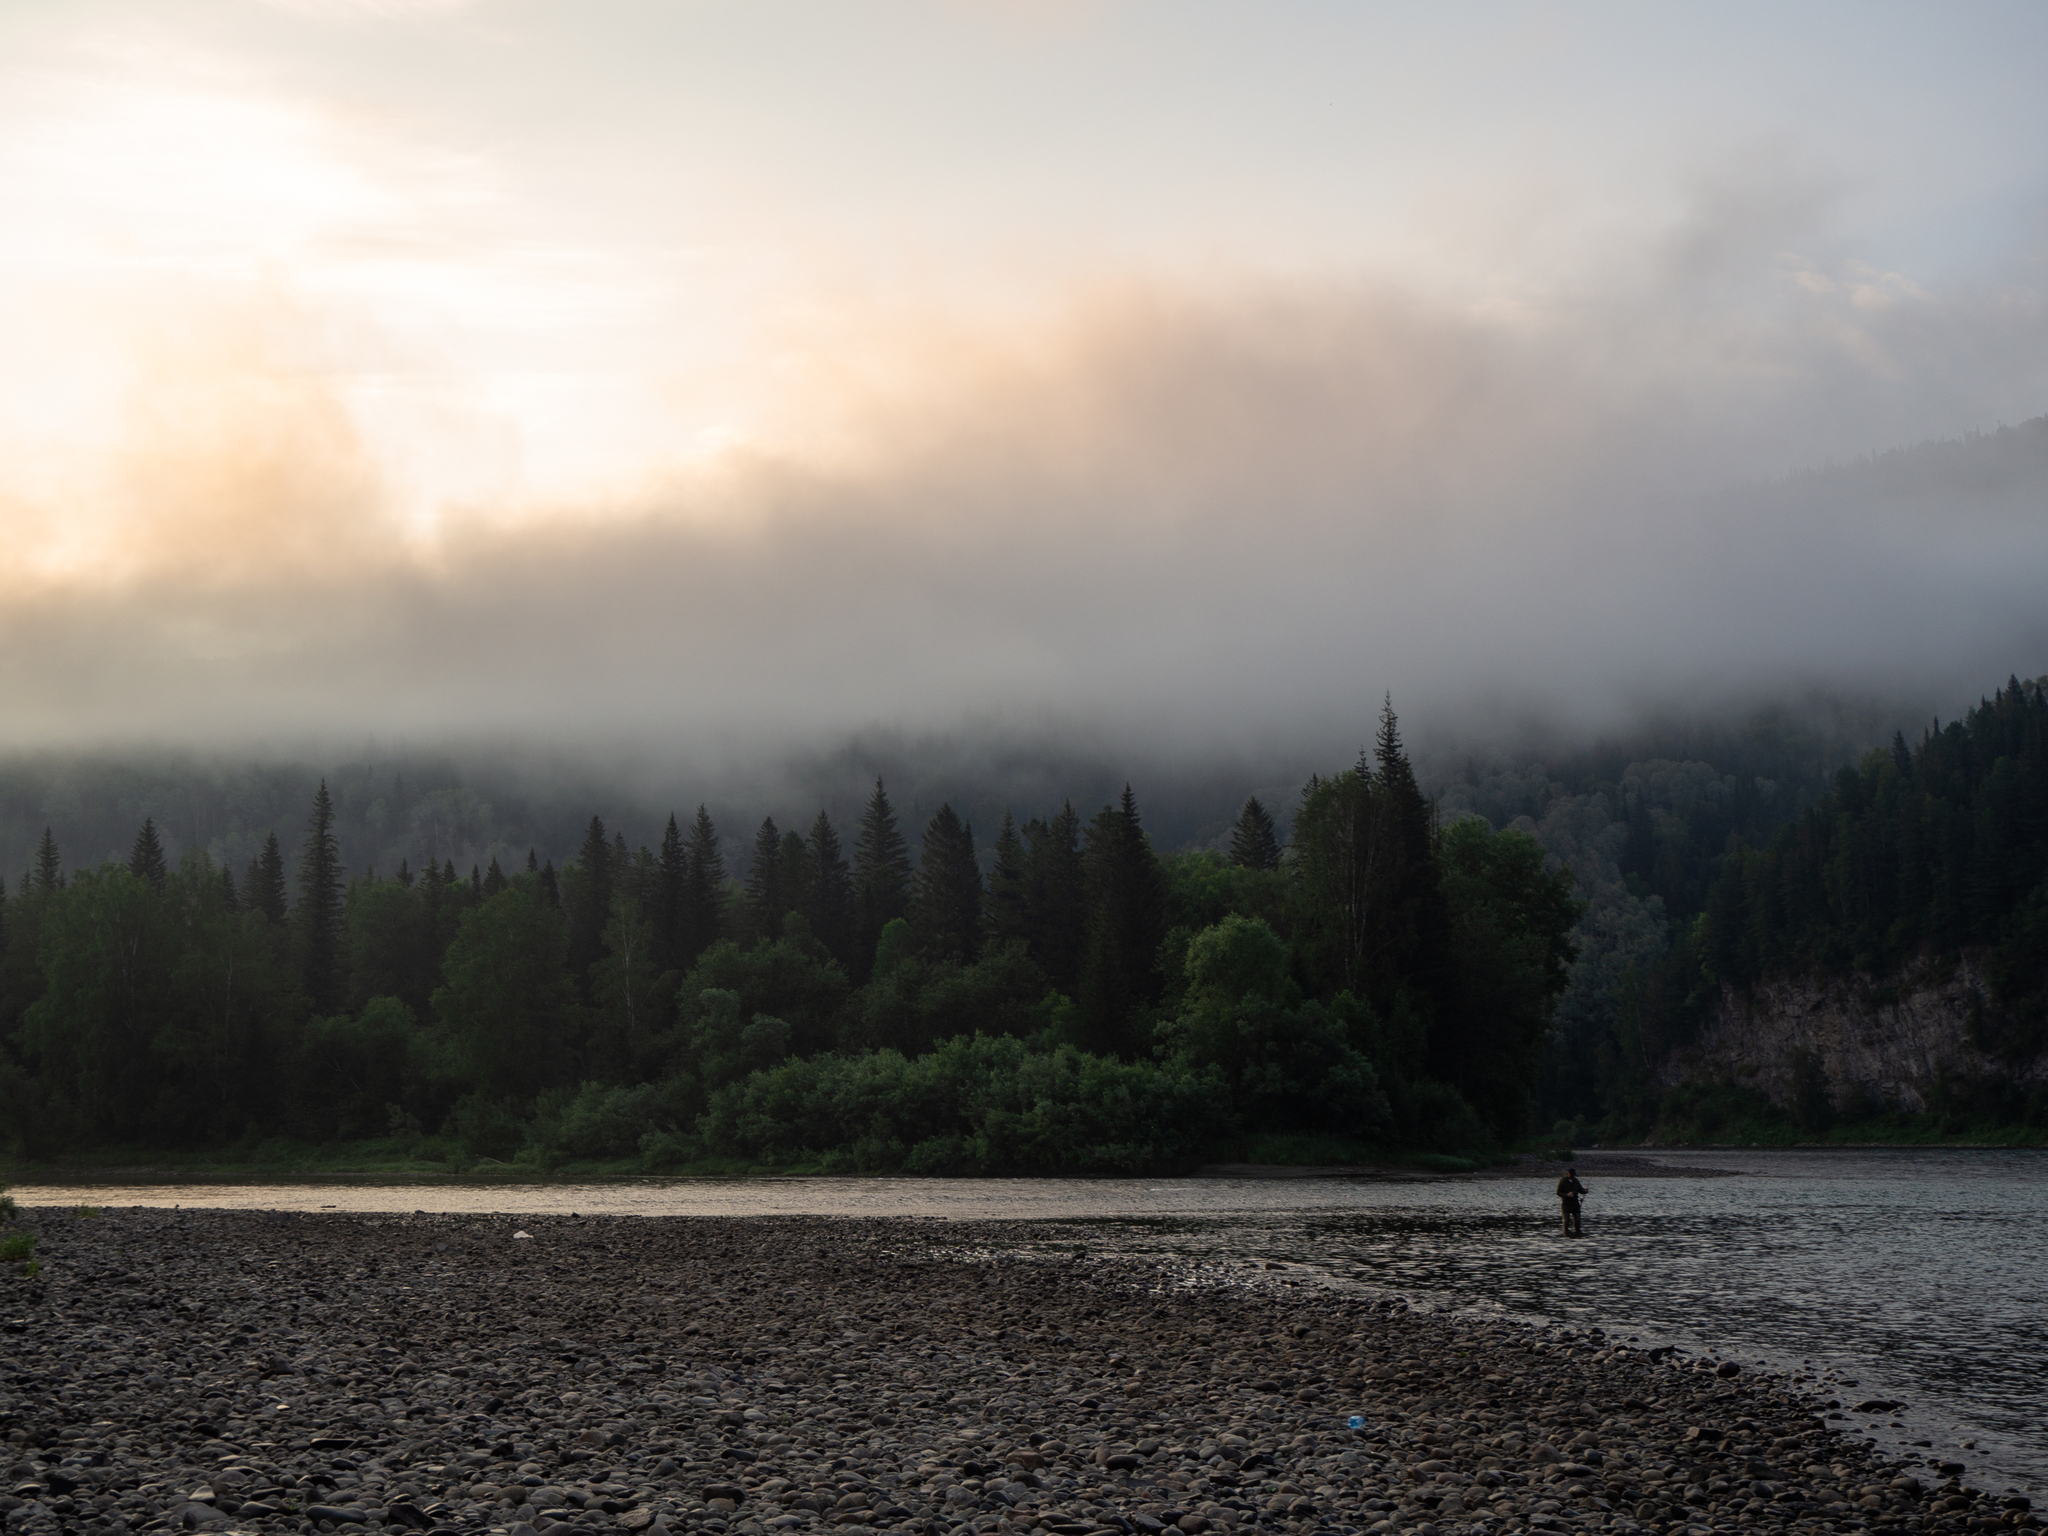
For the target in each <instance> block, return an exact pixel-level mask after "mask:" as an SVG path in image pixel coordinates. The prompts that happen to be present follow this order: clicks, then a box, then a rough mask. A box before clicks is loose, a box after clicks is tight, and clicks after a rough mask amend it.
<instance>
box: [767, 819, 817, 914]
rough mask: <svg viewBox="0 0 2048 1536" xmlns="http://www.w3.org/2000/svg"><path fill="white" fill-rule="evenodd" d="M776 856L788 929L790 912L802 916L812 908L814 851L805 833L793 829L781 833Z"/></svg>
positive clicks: (778, 881)
mask: <svg viewBox="0 0 2048 1536" xmlns="http://www.w3.org/2000/svg"><path fill="white" fill-rule="evenodd" d="M775 857H776V875H775V878H776V881H777V883H778V884H780V885H781V887H782V916H783V927H784V931H785V932H786V931H787V928H788V920H789V914H790V913H792V912H795V913H797V914H799V915H800V916H801V915H802V914H804V913H806V912H808V911H809V910H810V905H811V875H812V871H811V852H810V849H809V848H808V847H807V846H806V845H805V843H804V839H803V834H802V833H800V832H795V831H790V832H785V833H783V834H782V848H781V850H780V852H778V853H777V854H776V856H775ZM806 921H808V920H806Z"/></svg>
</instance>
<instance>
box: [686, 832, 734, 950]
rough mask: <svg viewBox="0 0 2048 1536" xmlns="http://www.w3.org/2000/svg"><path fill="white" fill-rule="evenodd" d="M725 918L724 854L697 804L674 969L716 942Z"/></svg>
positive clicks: (716, 836) (715, 833)
mask: <svg viewBox="0 0 2048 1536" xmlns="http://www.w3.org/2000/svg"><path fill="white" fill-rule="evenodd" d="M724 917H725V856H724V855H723V854H721V853H720V852H719V851H718V829H717V828H716V827H714V826H713V825H712V824H711V813H710V812H709V811H707V810H705V809H704V807H703V806H701V805H700V806H698V807H697V819H696V820H695V821H693V822H691V823H690V873H689V879H688V880H687V881H686V882H685V884H684V887H683V921H682V928H681V934H680V937H679V938H678V940H677V944H676V969H677V970H688V969H689V968H690V967H691V966H692V965H694V964H696V961H697V957H698V956H699V955H701V954H703V953H704V951H705V950H707V949H709V948H710V947H711V946H712V945H713V944H715V943H717V942H718V936H719V930H720V929H721V928H722V927H723V926H724Z"/></svg>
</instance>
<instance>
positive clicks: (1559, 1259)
mask: <svg viewBox="0 0 2048 1536" xmlns="http://www.w3.org/2000/svg"><path fill="white" fill-rule="evenodd" d="M1658 1161H1659V1162H1660V1163H1663V1164H1666V1165H1668V1166H1670V1167H1671V1168H1673V1169H1675V1170H1677V1169H1684V1168H1687V1167H1697V1168H1702V1169H1704V1168H1717V1169H1731V1168H1732V1169H1735V1170H1737V1171H1738V1172H1739V1173H1741V1174H1742V1175H1743V1176H1742V1177H1738V1178H1712V1179H1707V1178H1684V1177H1679V1178H1603V1177H1602V1176H1601V1171H1600V1166H1601V1160H1600V1158H1599V1157H1598V1156H1597V1155H1593V1156H1588V1157H1587V1158H1585V1159H1584V1160H1583V1161H1582V1162H1581V1165H1580V1166H1581V1171H1582V1173H1583V1175H1584V1177H1585V1179H1586V1182H1587V1183H1588V1184H1589V1185H1590V1186H1591V1194H1590V1195H1589V1196H1588V1198H1587V1202H1586V1236H1585V1238H1583V1239H1581V1240H1579V1241H1576V1242H1570V1241H1566V1240H1565V1239H1564V1238H1563V1237H1561V1236H1560V1235H1559V1234H1558V1231H1557V1220H1556V1206H1555V1202H1554V1201H1553V1200H1551V1199H1550V1197H1549V1191H1548V1187H1547V1185H1546V1184H1544V1183H1541V1182H1538V1181H1535V1180H1529V1179H1482V1180H1433V1181H1427V1182H1421V1181H1418V1182H1394V1183H1385V1182H1363V1181H1350V1180H1335V1179H1318V1180H1284V1181H1262V1180H1223V1179H1191V1180H1171V1181H1159V1180H1104V1181H1081V1180H1024V1179H1020V1180H959V1179H772V1180H755V1181H731V1182H726V1181H711V1180H662V1179H649V1180H622V1181H613V1182H606V1183H600V1184H531V1185H508V1184H502V1183H492V1184H468V1185H464V1184H451V1183H435V1184H424V1185H396V1186H394V1185H384V1186H374V1185H336V1184H329V1183H303V1184H285V1185H275V1184H273V1185H260V1186H258V1185H221V1186H207V1185H190V1184H187V1185H143V1186H132V1187H123V1188H114V1187H97V1188H82V1187H65V1188H61V1189H59V1188H44V1189H21V1190H17V1191H16V1197H17V1198H18V1199H20V1200H21V1202H22V1203H23V1204H24V1205H29V1204H65V1205H73V1204H80V1203H86V1204H94V1205H116V1206H118V1205H138V1204H146V1205H173V1204H182V1205H188V1206H214V1207H220V1206H231V1207H239V1208H262V1209H271V1210H298V1211H314V1210H344V1211H364V1212H369V1211H412V1210H426V1211H437V1212H440V1211H451V1212H452V1211H472V1212H473V1211H503V1212H508V1213H510V1212H522V1213H525V1212H532V1213H541V1212H567V1211H572V1210H573V1211H581V1212H583V1213H585V1214H595V1213H600V1212H605V1213H614V1214H623V1215H705V1216H746V1215H824V1216H855V1215H859V1216H902V1217H926V1218H939V1219H956V1220H979V1221H990V1220H998V1221H999V1220H1019V1221H1027V1222H1033V1223H1044V1222H1056V1223H1070V1224H1073V1226H1072V1229H1071V1231H1070V1232H1068V1233H1065V1234H1062V1233H1057V1232H1055V1233H1051V1234H1048V1233H1046V1232H1045V1231H1044V1230H1043V1229H1042V1228H1034V1229H1033V1230H1031V1231H1029V1232H1020V1233H1019V1238H1020V1241H1021V1242H1022V1243H1023V1244H1024V1245H1025V1246H1027V1247H1028V1246H1036V1245H1039V1244H1044V1243H1059V1242H1085V1243H1086V1244H1087V1246H1089V1247H1090V1248H1094V1249H1110V1250H1115V1251H1124V1252H1130V1253H1179V1254H1185V1255H1188V1256H1190V1257H1194V1258H1202V1259H1224V1260H1229V1259H1242V1260H1275V1261H1281V1262H1286V1263H1288V1264H1290V1265H1295V1266H1303V1267H1305V1268H1306V1270H1307V1271H1309V1272H1310V1276H1311V1277H1312V1278H1317V1279H1321V1280H1324V1281H1326V1282H1327V1283H1332V1284H1340V1285H1351V1284H1362V1285H1367V1286H1371V1287H1374V1288H1376V1289H1386V1290H1393V1291H1399V1292H1401V1293H1403V1294H1406V1295H1408V1296H1409V1297H1411V1298H1412V1299H1414V1300H1415V1301H1417V1302H1420V1303H1424V1304H1429V1305H1438V1306H1457V1307H1482V1308H1488V1309H1498V1310H1505V1311H1507V1312H1510V1313H1513V1314H1516V1315H1520V1316H1526V1317H1533V1318H1549V1319H1556V1320H1559V1321H1570V1322H1573V1323H1578V1324H1590V1323H1599V1324H1601V1325H1603V1326H1605V1327H1607V1328H1609V1329H1610V1330H1618V1331H1620V1332H1621V1333H1623V1334H1624V1335H1627V1334H1636V1335H1639V1336H1641V1337H1642V1338H1643V1339H1645V1340H1652V1339H1654V1340H1657V1341H1659V1342H1671V1343H1678V1344H1682V1345H1688V1346H1691V1347H1695V1348H1702V1347H1712V1348H1715V1349H1717V1350H1719V1351H1720V1352H1722V1353H1724V1354H1727V1355H1731V1356H1733V1357H1735V1358H1738V1359H1747V1360H1750V1361H1762V1362H1768V1363H1770V1364H1773V1365H1776V1366H1780V1367H1783V1368H1786V1369H1788V1370H1792V1371H1794V1372H1797V1373H1799V1374H1802V1375H1806V1376H1808V1377H1809V1378H1811V1380H1812V1384H1813V1385H1814V1386H1815V1388H1816V1389H1817V1390H1819V1391H1821V1392H1822V1393H1823V1394H1824V1395H1832V1396H1835V1397H1837V1398H1838V1399H1839V1400H1840V1401H1841V1402H1842V1403H1843V1404H1845V1405H1847V1404H1853V1403H1855V1402H1859V1401H1863V1400H1865V1399H1869V1398H1877V1397H1882V1398H1903V1399H1905V1401H1906V1403H1907V1405H1908V1406H1907V1407H1906V1408H1905V1409H1904V1410H1903V1411H1901V1412H1899V1413H1898V1414H1896V1415H1886V1416H1883V1417H1881V1418H1878V1419H1872V1418H1871V1417H1870V1416H1869V1415H1859V1414H1850V1415H1849V1417H1848V1418H1846V1419H1845V1420H1843V1421H1842V1423H1843V1425H1844V1427H1855V1428H1867V1429H1868V1430H1869V1431H1870V1432H1871V1433H1873V1434H1875V1435H1876V1436H1877V1437H1878V1438H1880V1439H1881V1440H1883V1441H1884V1442H1885V1443H1887V1444H1889V1445H1894V1446H1896V1445H1899V1444H1902V1443H1904V1444H1908V1445H1910V1443H1911V1442H1913V1441H1915V1440H1927V1441H1932V1442H1934V1444H1933V1446H1932V1449H1931V1452H1930V1454H1938V1455H1941V1456H1943V1457H1954V1458H1956V1459H1959V1460H1962V1461H1964V1462H1966V1463H1968V1464H1969V1465H1970V1467H1971V1471H1972V1475H1973V1477H1974V1478H1975V1479H1976V1480H1979V1481H1981V1482H1983V1483H1985V1484H1987V1485H1990V1486H1995V1487H2001V1488H2002V1487H2004V1486H2007V1485H2008V1484H2013V1483H2017V1484H2019V1485H2022V1486H2025V1487H2028V1488H2029V1489H2030V1490H2031V1491H2041V1490H2044V1489H2048V1423H2044V1413H2048V1394H2044V1392H2043V1390H2042V1385H2041V1383H2042V1382H2043V1380H2044V1379H2048V1313H2044V1305H2043V1304H2044V1301H2048V1296H2044V1294H2043V1292H2044V1286H2048V1282H2044V1279H2043V1277H2044V1276H2048V1177H2044V1176H2048V1154H2044V1153H2040V1152H1981V1153H1978V1152H1841V1153H1836V1152H1716V1153H1711V1154H1707V1153H1672V1154H1660V1155H1659V1157H1658ZM1260 1273H1261V1274H1263V1273H1264V1271H1261V1272H1260ZM1293 1273H1294V1274H1295V1275H1296V1276H1297V1277H1299V1275H1300V1271H1299V1270H1296V1271H1293ZM1894 1419H1896V1422H1897V1424H1898V1425H1899V1426H1900V1427H1898V1428H1893V1427H1892V1425H1893V1422H1894ZM1965 1440H1974V1441H1975V1442H1976V1448H1975V1449H1974V1450H1960V1449H1959V1446H1960V1443H1961V1442H1963V1441H1965Z"/></svg>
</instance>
